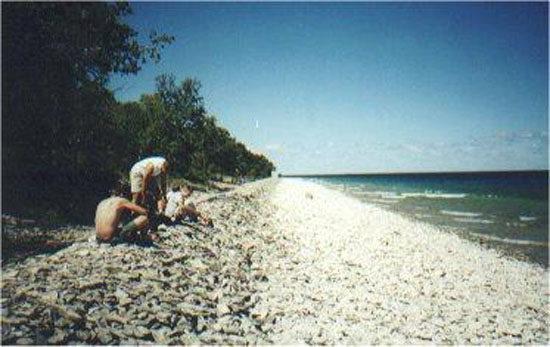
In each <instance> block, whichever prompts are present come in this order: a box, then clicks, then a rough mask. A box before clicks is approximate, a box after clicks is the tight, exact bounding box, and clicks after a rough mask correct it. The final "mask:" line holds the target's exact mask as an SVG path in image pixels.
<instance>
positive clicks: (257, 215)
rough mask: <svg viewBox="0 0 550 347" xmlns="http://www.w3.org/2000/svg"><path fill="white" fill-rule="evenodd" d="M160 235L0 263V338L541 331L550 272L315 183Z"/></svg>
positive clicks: (235, 338)
mask: <svg viewBox="0 0 550 347" xmlns="http://www.w3.org/2000/svg"><path fill="white" fill-rule="evenodd" d="M198 208H199V210H200V211H201V212H204V213H206V214H207V215H209V216H211V217H212V218H213V220H214V225H215V227H214V228H213V229H207V228H204V227H202V226H200V225H191V224H185V225H181V226H175V227H168V228H166V229H164V228H163V230H161V231H160V232H159V234H160V236H161V241H160V242H159V244H158V245H157V247H140V246H136V245H128V244H119V245H114V246H110V245H101V246H99V245H97V244H95V243H92V242H88V241H84V242H76V243H74V244H73V245H71V246H69V247H67V248H65V249H63V250H60V251H57V252H56V253H54V254H43V255H39V256H33V257H30V258H27V259H25V260H24V261H22V262H18V263H10V264H6V265H5V266H3V268H2V272H3V276H2V293H3V294H2V295H3V297H2V310H1V319H2V330H3V334H2V342H3V343H4V344H23V343H38V344H45V343H55V344H66V343H77V342H80V343H86V344H98V343H101V344H116V343H120V344H123V343H126V344H138V343H139V344H143V343H157V344H272V343H274V344H287V343H292V344H296V343H308V344H426V343H432V344H433V343H436V344H457V343H458V344H480V343H483V344H494V343H497V344H512V343H520V344H527V343H531V344H533V343H535V344H547V343H548V342H549V332H548V323H549V312H548V297H549V294H550V293H549V290H548V270H544V269H542V268H541V267H540V266H537V265H535V264H531V263H526V262H523V261H518V260H515V259H511V258H508V257H503V256H502V255H501V254H500V253H498V252H496V251H495V250H491V249H489V250H487V249H485V248H482V247H480V246H479V245H476V244H474V243H472V242H470V241H467V240H464V239H461V238H460V237H458V236H457V235H454V234H448V233H442V232H440V231H439V230H437V228H435V227H433V226H430V225H428V224H425V223H422V222H414V221H410V220H407V219H406V218H404V217H403V216H400V215H398V214H395V213H392V212H389V211H385V210H383V209H381V208H379V207H376V206H372V205H368V204H365V203H363V202H360V201H358V200H355V199H353V198H350V197H348V196H346V195H344V194H343V193H340V192H338V191H334V190H330V189H328V188H325V187H323V186H321V185H317V184H313V183H309V182H305V181H296V180H293V179H290V180H289V179H266V180H261V181H256V182H253V183H249V184H245V185H243V186H240V187H237V188H236V189H234V190H232V191H230V192H227V193H224V194H220V195H218V196H216V197H213V198H207V199H206V200H205V202H204V203H202V204H200V205H199V206H198Z"/></svg>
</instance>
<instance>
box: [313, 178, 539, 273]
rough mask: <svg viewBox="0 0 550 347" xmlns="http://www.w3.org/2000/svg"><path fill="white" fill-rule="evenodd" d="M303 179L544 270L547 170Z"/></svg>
mask: <svg viewBox="0 0 550 347" xmlns="http://www.w3.org/2000/svg"><path fill="white" fill-rule="evenodd" d="M302 177H303V176H302ZM305 178H307V179H309V180H313V181H315V182H317V183H321V184H324V185H327V186H329V187H331V188H335V189H338V190H340V191H343V192H345V193H346V194H349V195H352V196H354V197H356V198H358V199H360V200H362V201H365V202H369V203H372V204H376V205H378V206H381V207H383V208H385V209H389V210H391V211H396V212H399V213H403V214H405V215H407V216H409V217H410V218H413V219H417V220H420V221H424V222H428V223H431V224H435V225H437V226H439V227H440V229H441V230H442V231H443V232H454V233H458V234H459V235H461V236H463V237H466V238H468V239H471V240H474V241H475V242H480V243H482V244H483V245H486V246H488V247H496V248H499V249H501V250H503V251H504V252H505V253H507V254H508V255H512V256H515V257H517V258H520V259H526V260H529V261H534V262H536V263H539V264H542V265H543V266H545V267H548V171H523V172H518V171H515V172H469V173H427V174H388V175H334V176H307V177H305Z"/></svg>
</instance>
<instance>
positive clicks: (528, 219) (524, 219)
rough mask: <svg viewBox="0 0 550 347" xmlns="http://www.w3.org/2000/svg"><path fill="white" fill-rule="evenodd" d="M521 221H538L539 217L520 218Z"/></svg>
mask: <svg viewBox="0 0 550 347" xmlns="http://www.w3.org/2000/svg"><path fill="white" fill-rule="evenodd" d="M519 220H520V221H522V222H532V221H535V220H537V217H527V216H519Z"/></svg>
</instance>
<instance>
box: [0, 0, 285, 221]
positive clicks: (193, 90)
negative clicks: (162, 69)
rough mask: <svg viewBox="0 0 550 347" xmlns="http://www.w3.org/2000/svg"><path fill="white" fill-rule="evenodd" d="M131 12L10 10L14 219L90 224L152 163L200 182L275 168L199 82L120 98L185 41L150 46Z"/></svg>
mask: <svg viewBox="0 0 550 347" xmlns="http://www.w3.org/2000/svg"><path fill="white" fill-rule="evenodd" d="M131 13H132V10H131V7H130V5H129V4H127V3H124V2H115V3H107V2H86V3H82V2H79V3H70V2H63V3H62V2H55V3H54V2H45V3H34V2H8V3H3V4H2V205H3V213H14V214H17V213H24V214H26V215H29V214H31V215H33V214H34V215H43V214H44V213H49V214H53V215H56V216H60V217H72V219H82V220H86V221H90V218H91V216H93V213H94V211H93V209H94V207H95V204H96V203H97V201H98V200H100V199H101V198H103V197H105V195H106V194H108V192H109V190H110V189H112V188H113V187H114V186H115V185H116V183H117V181H118V180H119V179H120V178H121V177H126V176H127V175H128V172H129V170H130V168H131V166H132V164H133V163H134V162H135V161H136V160H137V159H138V158H139V157H140V155H141V156H143V155H146V154H151V153H156V154H161V155H164V156H166V157H167V159H168V160H170V161H171V164H172V165H171V173H172V174H174V175H176V176H182V177H185V178H187V179H190V180H196V181H197V180H198V181H206V180H210V179H216V178H219V177H223V176H224V175H225V176H227V175H230V176H232V175H235V173H236V172H238V173H240V175H243V176H247V177H251V178H259V177H265V176H268V175H269V174H270V173H271V171H272V170H273V169H274V166H273V164H272V163H271V162H270V161H269V160H268V159H267V158H266V157H265V156H263V155H259V154H254V153H252V152H251V151H249V150H248V149H247V148H246V146H245V145H243V144H242V143H240V142H238V141H237V140H236V139H235V138H234V137H232V136H231V134H230V133H229V132H228V131H227V130H226V129H224V128H222V127H220V126H219V125H218V124H217V122H216V119H215V118H214V117H213V116H210V115H208V113H207V111H206V109H205V107H204V103H203V98H202V97H201V95H200V87H201V85H200V82H199V81H198V80H196V79H191V78H188V79H185V80H183V81H181V82H177V81H176V79H175V77H174V76H172V75H169V74H166V75H161V76H159V77H157V79H156V91H155V92H154V94H151V95H142V97H141V99H140V100H139V101H135V102H125V103H121V102H118V101H117V100H116V99H115V97H114V94H113V92H112V91H111V90H110V89H109V88H108V82H109V79H110V78H111V77H112V76H113V74H123V75H124V74H125V75H128V74H136V73H138V72H139V71H140V69H141V67H142V66H143V64H146V63H147V62H151V61H153V62H155V61H158V60H159V59H160V57H161V51H162V49H163V48H164V47H165V46H166V45H169V44H171V43H172V42H173V41H174V37H172V36H169V35H165V34H157V33H155V32H151V33H150V35H149V39H148V40H147V41H146V42H142V41H140V40H138V32H137V31H136V30H134V29H133V28H132V27H130V26H129V25H128V24H125V23H124V22H123V21H122V19H123V18H124V17H126V16H128V15H130V14H131ZM148 152H149V153H148Z"/></svg>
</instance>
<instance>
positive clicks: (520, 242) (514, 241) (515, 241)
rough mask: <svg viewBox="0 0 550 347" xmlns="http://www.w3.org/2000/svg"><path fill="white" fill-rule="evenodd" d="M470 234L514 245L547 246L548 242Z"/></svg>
mask: <svg viewBox="0 0 550 347" xmlns="http://www.w3.org/2000/svg"><path fill="white" fill-rule="evenodd" d="M470 234H471V235H474V236H477V237H480V238H482V239H486V240H491V241H498V242H503V243H511V244H514V245H527V246H543V247H548V246H549V244H548V242H541V241H531V240H518V239H510V238H507V237H506V238H502V237H498V236H492V235H485V234H478V233H470Z"/></svg>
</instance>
